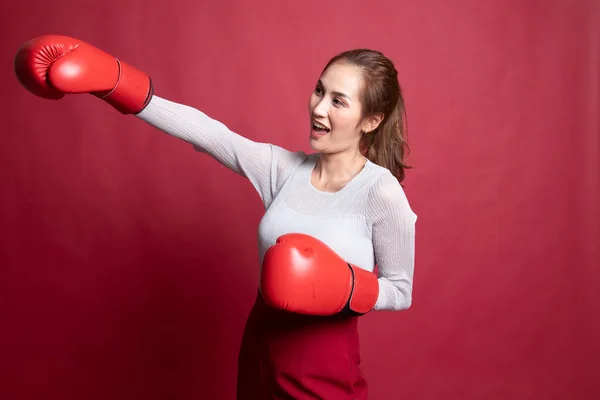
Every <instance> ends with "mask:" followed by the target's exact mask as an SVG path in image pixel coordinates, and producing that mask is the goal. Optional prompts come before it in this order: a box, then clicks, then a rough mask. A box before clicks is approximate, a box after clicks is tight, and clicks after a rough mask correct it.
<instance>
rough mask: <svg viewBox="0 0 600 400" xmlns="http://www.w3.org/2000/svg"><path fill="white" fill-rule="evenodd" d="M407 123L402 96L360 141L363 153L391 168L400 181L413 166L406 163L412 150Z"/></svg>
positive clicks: (379, 163)
mask: <svg viewBox="0 0 600 400" xmlns="http://www.w3.org/2000/svg"><path fill="white" fill-rule="evenodd" d="M406 125H407V124H406V109H405V106H404V101H403V100H402V96H400V98H399V100H398V102H397V103H396V106H395V107H394V108H393V110H392V112H391V113H390V115H387V116H385V117H384V119H383V120H382V121H381V123H380V124H379V126H378V127H377V128H376V129H375V130H373V131H371V132H366V133H364V134H363V136H362V138H361V142H360V147H361V152H362V153H363V155H364V156H365V157H366V158H368V159H369V160H370V161H371V162H373V163H375V164H377V165H380V166H382V167H384V168H387V169H388V170H390V172H391V173H392V175H394V176H395V177H396V179H398V182H400V183H402V181H403V180H404V176H405V171H404V170H405V169H410V168H411V167H410V166H408V165H407V164H406V163H405V158H406V156H407V155H408V153H409V151H410V149H409V147H408V143H407V141H406V131H407V129H406V128H407V126H406Z"/></svg>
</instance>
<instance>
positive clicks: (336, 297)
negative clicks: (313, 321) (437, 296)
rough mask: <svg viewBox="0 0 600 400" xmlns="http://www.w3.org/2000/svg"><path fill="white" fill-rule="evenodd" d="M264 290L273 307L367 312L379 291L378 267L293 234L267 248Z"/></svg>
mask: <svg viewBox="0 0 600 400" xmlns="http://www.w3.org/2000/svg"><path fill="white" fill-rule="evenodd" d="M260 292H261V295H262V296H263V298H264V300H265V302H266V303H267V304H269V305H270V306H271V307H274V308H277V309H280V310H286V311H290V312H294V313H299V314H308V315H334V314H339V313H347V314H352V315H362V314H365V313H367V312H368V311H370V310H371V309H372V308H373V307H374V306H375V302H376V301H377V296H378V295H379V282H378V280H377V277H376V276H375V274H373V273H372V272H369V271H366V270H364V269H362V268H359V267H356V266H354V265H352V264H349V263H347V262H346V261H344V260H343V259H342V258H341V257H340V256H339V255H337V254H336V253H335V252H334V251H333V250H332V249H331V248H329V247H328V246H327V245H326V244H325V243H323V242H321V241H320V240H318V239H315V238H314V237H311V236H308V235H304V234H300V233H291V234H286V235H283V236H281V237H279V238H278V239H277V242H276V244H275V245H273V246H272V247H270V248H269V249H268V250H267V252H266V253H265V257H264V260H263V266H262V271H261V277H260Z"/></svg>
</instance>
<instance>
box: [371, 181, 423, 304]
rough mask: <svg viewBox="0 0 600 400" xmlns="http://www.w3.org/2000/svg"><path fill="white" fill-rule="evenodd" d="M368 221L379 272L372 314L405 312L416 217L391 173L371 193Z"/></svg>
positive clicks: (411, 281) (409, 300) (412, 259)
mask: <svg viewBox="0 0 600 400" xmlns="http://www.w3.org/2000/svg"><path fill="white" fill-rule="evenodd" d="M367 203H368V204H367V210H368V211H367V219H368V221H369V223H370V225H371V226H372V238H373V239H372V240H373V250H374V253H375V262H376V263H377V266H378V270H379V275H378V278H379V297H378V299H377V303H376V304H375V310H394V311H397V310H404V309H407V308H409V307H410V306H411V303H412V286H413V275H414V262H415V224H416V220H417V216H416V214H415V213H414V212H413V211H412V210H411V208H410V205H409V203H408V200H407V198H406V195H405V193H404V190H403V189H402V186H400V184H399V183H398V181H397V180H396V179H395V178H394V176H393V175H392V174H391V173H385V174H382V175H381V176H380V177H379V178H378V180H377V181H376V182H375V183H374V184H373V186H372V187H371V189H370V193H369V198H368V201H367Z"/></svg>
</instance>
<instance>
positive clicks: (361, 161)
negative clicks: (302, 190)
mask: <svg viewBox="0 0 600 400" xmlns="http://www.w3.org/2000/svg"><path fill="white" fill-rule="evenodd" d="M366 162H367V159H366V158H365V157H364V156H363V155H362V154H360V153H359V152H353V153H339V154H319V159H318V160H317V164H316V165H315V168H314V172H315V178H317V179H318V180H319V181H321V182H344V181H349V180H351V179H352V178H354V177H355V176H356V175H358V174H359V173H360V171H361V170H362V169H363V168H364V166H365V164H366Z"/></svg>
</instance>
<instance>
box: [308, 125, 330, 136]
mask: <svg viewBox="0 0 600 400" xmlns="http://www.w3.org/2000/svg"><path fill="white" fill-rule="evenodd" d="M329 131H330V129H329V128H328V127H326V126H325V125H323V124H320V123H318V122H316V121H315V122H313V124H312V133H313V135H315V136H323V135H326V134H328V133H329Z"/></svg>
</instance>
